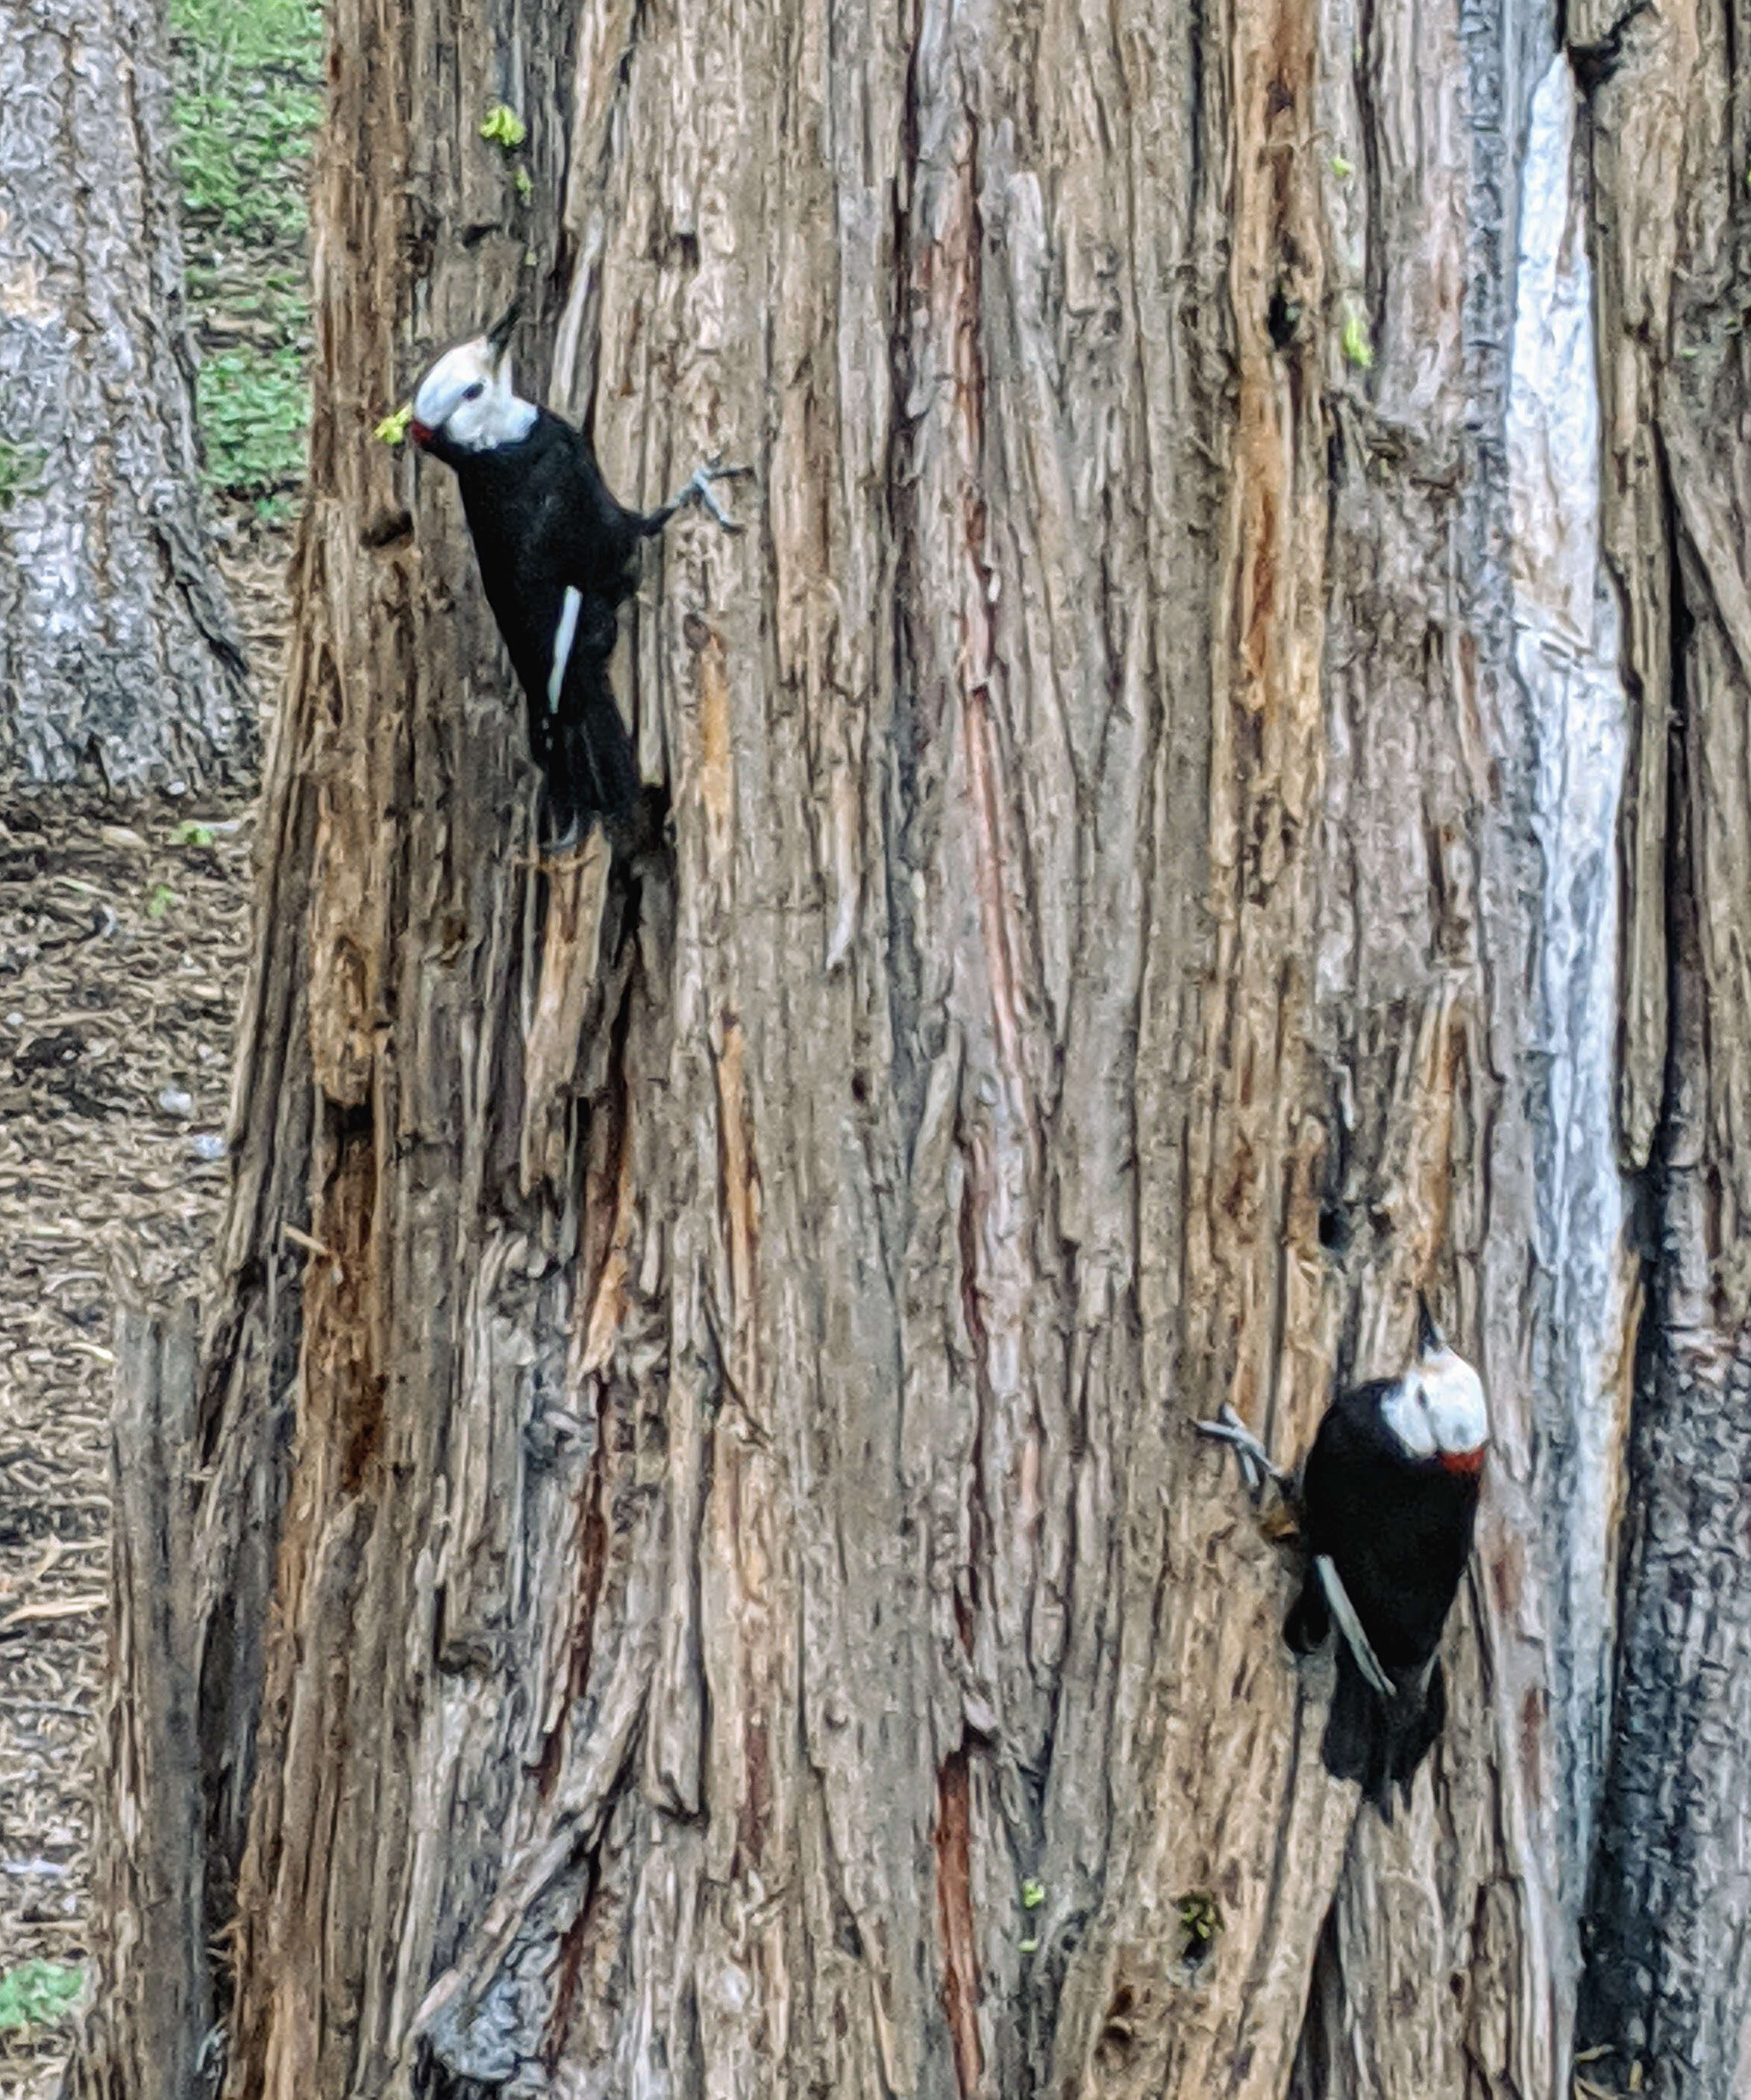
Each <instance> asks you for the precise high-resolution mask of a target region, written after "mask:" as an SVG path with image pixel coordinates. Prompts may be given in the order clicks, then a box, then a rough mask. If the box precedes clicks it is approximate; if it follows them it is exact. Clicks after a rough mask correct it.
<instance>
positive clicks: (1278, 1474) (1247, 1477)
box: [1193, 1401, 1289, 1496]
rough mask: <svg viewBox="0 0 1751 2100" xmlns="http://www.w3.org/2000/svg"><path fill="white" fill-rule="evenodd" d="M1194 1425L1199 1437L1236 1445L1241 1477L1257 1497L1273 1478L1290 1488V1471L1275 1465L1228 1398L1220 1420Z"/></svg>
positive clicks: (1235, 1451)
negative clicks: (1287, 1471) (1288, 1472)
mask: <svg viewBox="0 0 1751 2100" xmlns="http://www.w3.org/2000/svg"><path fill="white" fill-rule="evenodd" d="M1193 1427H1194V1428H1195V1429H1196V1430H1197V1433H1198V1434H1199V1436H1210V1437H1213V1438H1215V1440H1216V1442H1218V1443H1219V1444H1227V1445H1231V1446H1232V1447H1233V1452H1234V1455H1235V1457H1236V1458H1238V1459H1239V1461H1240V1469H1241V1478H1242V1480H1244V1481H1245V1482H1246V1488H1247V1492H1248V1493H1250V1494H1252V1495H1255V1496H1256V1495H1259V1494H1260V1493H1263V1492H1264V1484H1265V1482H1266V1481H1267V1480H1274V1481H1275V1482H1276V1483H1277V1486H1278V1487H1279V1488H1285V1489H1286V1488H1287V1487H1288V1485H1289V1476H1288V1474H1287V1473H1286V1472H1284V1471H1283V1470H1282V1469H1281V1467H1278V1466H1273V1465H1272V1462H1271V1454H1270V1453H1269V1452H1268V1451H1267V1450H1266V1449H1265V1448H1264V1445H1262V1444H1261V1443H1260V1442H1259V1440H1258V1438H1257V1437H1256V1436H1254V1435H1253V1433H1252V1432H1251V1431H1250V1429H1249V1428H1248V1427H1246V1423H1244V1422H1242V1420H1241V1418H1240V1417H1239V1416H1238V1415H1237V1414H1236V1413H1235V1412H1234V1410H1233V1407H1232V1406H1231V1405H1229V1403H1228V1401H1224V1402H1223V1403H1222V1411H1221V1414H1220V1417H1219V1418H1218V1419H1217V1420H1215V1422H1198V1423H1193Z"/></svg>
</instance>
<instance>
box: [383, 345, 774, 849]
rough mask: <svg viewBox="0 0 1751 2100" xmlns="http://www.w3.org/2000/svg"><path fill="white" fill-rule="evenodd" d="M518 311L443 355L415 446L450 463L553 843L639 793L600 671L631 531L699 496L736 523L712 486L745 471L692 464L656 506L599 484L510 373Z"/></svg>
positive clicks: (611, 814) (625, 584) (578, 447)
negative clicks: (522, 711)
mask: <svg viewBox="0 0 1751 2100" xmlns="http://www.w3.org/2000/svg"><path fill="white" fill-rule="evenodd" d="M517 315H518V308H517V307H512V308H511V310H510V311H509V313H508V314H506V315H505V317H504V319H503V320H501V321H498V322H497V323H496V324H494V325H493V326H492V328H490V329H488V330H487V333H485V334H484V335H482V336H477V337H474V340H473V341H472V342H465V343H461V344H458V345H457V346H456V348H455V349H454V350H451V351H446V352H445V354H444V355H443V356H442V357H441V358H439V360H438V362H437V363H436V364H434V366H433V367H432V368H431V370H430V372H428V373H426V377H424V378H423V379H422V380H421V382H420V384H419V389H418V390H417V393H416V394H415V395H414V397H413V413H412V421H411V423H410V426H409V428H410V430H411V431H412V437H413V440H414V443H416V444H417V445H418V446H419V447H420V448H421V450H422V451H424V452H430V454H431V456H432V457H433V458H434V459H437V460H442V461H443V463H444V465H446V466H448V467H452V468H453V469H454V470H455V472H456V484H457V487H459V488H460V490H461V496H462V509H463V512H464V514H465V516H466V518H467V519H468V531H469V536H470V539H471V540H473V541H474V555H475V558H476V560H477V561H478V562H479V564H480V580H481V582H482V584H483V586H484V587H485V589H486V593H487V603H488V604H489V605H490V606H491V607H492V615H493V618H494V619H495V620H496V621H497V622H498V625H499V632H500V633H501V634H502V635H503V636H504V637H505V647H506V648H507V649H508V650H509V652H510V659H511V663H512V664H513V666H514V668H515V670H516V673H517V677H518V682H520V684H521V685H522V686H523V692H524V695H525V696H526V697H527V701H528V708H529V743H530V748H531V752H532V754H533V756H534V757H535V760H536V764H537V765H539V766H540V769H541V772H542V774H543V775H544V777H545V780H546V783H547V802H548V824H549V845H550V847H551V848H552V849H555V850H562V849H565V848H566V847H567V846H570V845H573V844H575V843H576V840H578V839H579V838H580V836H581V835H582V833H583V832H584V829H585V828H586V827H587V826H588V824H589V821H590V819H591V818H593V817H597V816H600V817H601V818H602V819H603V820H604V821H605V822H606V823H607V824H608V825H609V826H610V827H613V828H615V829H616V830H618V829H620V828H621V827H624V825H625V824H626V823H627V820H628V819H629V818H631V816H632V814H633V812H634V810H636V808H637V805H638V801H639V781H638V766H637V758H636V757H635V755H634V752H633V744H632V739H631V738H630V737H629V735H627V731H626V726H625V723H624V721H622V719H621V717H620V708H619V707H618V706H617V705H616V704H615V698H614V693H613V689H612V687H611V685H610V684H609V680H608V660H609V658H610V657H611V655H613V653H614V643H615V633H616V631H617V625H618V619H619V611H620V603H621V601H622V600H623V599H624V598H627V597H628V596H629V594H630V593H631V591H632V589H633V572H632V571H633V555H634V554H635V553H636V551H637V546H638V543H639V541H640V540H643V539H647V538H649V537H650V536H651V535H652V534H654V533H656V532H660V531H661V530H662V528H663V527H664V525H666V524H667V523H668V521H669V519H670V518H673V516H674V514H675V513H676V511H677V510H679V509H680V508H681V505H682V504H683V503H686V502H687V501H690V500H696V501H699V503H701V504H703V505H704V507H705V508H706V509H707V510H709V511H710V513H711V514H712V517H714V518H716V519H717V522H718V523H719V524H721V526H723V527H725V528H726V530H727V531H730V532H734V531H735V530H736V529H737V528H736V527H735V526H734V524H733V523H731V521H730V519H729V518H727V517H726V516H725V514H724V513H723V511H722V510H721V508H720V507H719V505H718V503H717V498H716V497H715V496H713V495H712V483H713V482H714V481H717V480H721V479H727V478H729V477H730V476H731V475H734V474H741V473H744V472H746V471H747V470H746V469H744V468H741V467H715V466H708V467H701V468H700V469H699V471H698V472H697V473H696V474H694V475H693V477H692V479H690V481H689V482H688V483H686V487H684V488H682V489H681V492H679V494H677V496H676V497H675V499H674V501H673V502H670V503H665V504H664V505H663V507H662V509H661V510H651V511H637V510H626V509H624V507H623V506H622V505H620V504H619V503H617V502H616V501H615V499H614V497H613V496H611V495H610V493H609V492H608V487H607V484H606V483H605V482H604V481H603V479H602V470H601V468H600V467H599V466H598V465H597V463H596V454H595V450H594V448H593V446H592V445H591V443H590V441H589V438H588V437H587V436H586V435H584V432H583V431H581V430H575V429H574V428H573V427H572V426H571V424H570V423H568V422H567V421H565V420H564V419H563V418H562V417H558V416H556V415H554V414H553V413H552V412H551V411H550V410H549V409H546V408H537V407H536V404H534V403H533V402H532V401H524V400H522V399H519V398H518V395H517V393H516V390H515V389H514V386H513V385H512V383H511V364H510V354H509V353H510V339H511V332H512V330H513V329H514V327H515V326H516V323H517Z"/></svg>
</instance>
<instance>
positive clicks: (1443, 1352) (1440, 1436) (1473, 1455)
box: [1380, 1292, 1489, 1473]
mask: <svg viewBox="0 0 1751 2100" xmlns="http://www.w3.org/2000/svg"><path fill="white" fill-rule="evenodd" d="M1380 1413H1381V1416H1382V1418H1383V1420H1384V1421H1385V1423H1386V1425H1387V1428H1389V1429H1390V1430H1391V1431H1392V1434H1393V1435H1394V1436H1396V1437H1397V1439H1398V1440H1399V1441H1400V1444H1402V1445H1404V1447H1405V1449H1406V1450H1407V1451H1408V1452H1409V1454H1410V1455H1411V1456H1412V1457H1413V1458H1436V1459H1438V1460H1439V1461H1440V1463H1441V1464H1442V1465H1443V1466H1444V1467H1446V1468H1447V1470H1448V1471H1449V1472H1453V1473H1475V1472H1476V1471H1478V1470H1479V1468H1480V1467H1481V1466H1482V1465H1483V1462H1484V1446H1485V1445H1487V1444H1488V1443H1489V1409H1488V1408H1487V1407H1486V1406H1485V1405H1484V1382H1483V1380H1482V1379H1480V1377H1479V1376H1478V1374H1477V1373H1476V1372H1475V1370H1472V1368H1471V1365H1469V1364H1468V1363H1467V1361H1466V1360H1465V1358H1464V1357H1462V1356H1459V1355H1458V1354H1457V1353H1456V1352H1454V1351H1453V1350H1452V1349H1450V1348H1448V1346H1447V1344H1446V1343H1445V1342H1444V1341H1443V1340H1442V1339H1441V1330H1440V1328H1439V1327H1437V1326H1436V1324H1435V1321H1434V1320H1433V1318H1432V1317H1431V1315H1430V1312H1429V1308H1428V1306H1427V1304H1426V1303H1425V1302H1424V1300H1423V1298H1422V1295H1421V1293H1420V1292H1419V1293H1418V1298H1417V1354H1416V1357H1415V1360H1414V1361H1413V1363H1412V1365H1411V1366H1410V1369H1409V1370H1407V1371H1406V1372H1405V1375H1404V1376H1403V1377H1402V1378H1401V1379H1400V1380H1399V1382H1398V1384H1397V1386H1396V1388H1395V1389H1394V1391H1393V1392H1392V1395H1391V1396H1390V1397H1389V1398H1387V1400H1385V1401H1383V1402H1382V1403H1381V1408H1380Z"/></svg>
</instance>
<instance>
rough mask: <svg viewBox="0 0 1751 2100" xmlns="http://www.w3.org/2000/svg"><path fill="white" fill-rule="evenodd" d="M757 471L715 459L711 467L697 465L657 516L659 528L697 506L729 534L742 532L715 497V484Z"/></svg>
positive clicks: (734, 479)
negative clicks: (685, 508) (688, 507)
mask: <svg viewBox="0 0 1751 2100" xmlns="http://www.w3.org/2000/svg"><path fill="white" fill-rule="evenodd" d="M753 471H754V470H753V469H752V467H751V466H719V465H718V464H717V461H715V460H713V461H711V462H710V464H709V465H705V466H696V467H695V469H694V470H693V472H692V474H690V476H689V477H688V479H687V480H686V483H683V485H682V486H681V487H680V488H679V489H677V491H676V492H675V494H674V495H673V496H671V497H670V499H669V501H668V502H667V503H665V504H664V506H663V508H662V509H661V510H659V511H657V512H656V513H655V523H656V524H657V525H658V526H659V527H660V526H664V525H666V524H667V523H668V521H669V519H670V518H673V516H674V514H675V513H676V512H677V510H680V509H681V507H682V506H683V505H685V504H689V503H697V504H698V505H699V506H700V508H701V509H702V510H708V511H709V512H710V513H711V514H712V517H713V518H716V519H717V523H719V524H720V525H721V526H722V527H723V528H724V530H725V532H740V531H741V530H742V527H740V526H739V525H738V524H737V523H736V522H735V520H734V518H732V517H731V516H730V514H729V512H728V511H727V510H725V509H724V507H723V505H721V503H720V502H719V501H717V497H716V496H713V495H712V483H713V482H714V481H737V480H739V479H741V478H742V476H743V475H744V474H752V472H753Z"/></svg>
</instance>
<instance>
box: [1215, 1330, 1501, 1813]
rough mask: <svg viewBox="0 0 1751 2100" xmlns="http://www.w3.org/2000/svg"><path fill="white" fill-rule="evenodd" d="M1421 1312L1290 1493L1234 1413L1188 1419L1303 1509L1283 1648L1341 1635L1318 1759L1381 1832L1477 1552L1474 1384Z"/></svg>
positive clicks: (1479, 1463)
mask: <svg viewBox="0 0 1751 2100" xmlns="http://www.w3.org/2000/svg"><path fill="white" fill-rule="evenodd" d="M1417 1308H1418V1324H1417V1353H1416V1355H1415V1357H1414V1359H1413V1360H1412V1361H1411V1364H1410V1365H1409V1368H1408V1369H1407V1370H1405V1372H1404V1373H1403V1374H1402V1375H1401V1376H1400V1377H1398V1378H1396V1379H1375V1380H1374V1381H1373V1382H1372V1383H1369V1384H1367V1385H1361V1386H1357V1387H1355V1388H1354V1389H1353V1390H1352V1391H1351V1392H1343V1393H1340V1394H1339V1396H1338V1397H1337V1398H1336V1399H1335V1400H1334V1401H1333V1402H1332V1404H1331V1405H1330V1407H1329V1408H1328V1409H1327V1410H1326V1411H1325V1416H1324V1418H1323V1419H1322V1420H1321V1423H1320V1426H1319V1429H1318V1432H1317V1434H1316V1436H1315V1437H1314V1439H1313V1448H1312V1450H1311V1451H1309V1452H1308V1457H1307V1462H1306V1464H1305V1465H1304V1466H1303V1468H1302V1472H1301V1480H1300V1485H1299V1492H1297V1490H1296V1488H1295V1482H1294V1481H1293V1480H1292V1479H1291V1478H1290V1476H1288V1475H1286V1474H1284V1473H1281V1472H1280V1471H1278V1470H1277V1467H1274V1466H1272V1463H1271V1462H1270V1459H1269V1458H1268V1455H1267V1454H1266V1453H1265V1451H1264V1448H1263V1446H1262V1445H1259V1442H1258V1440H1256V1439H1255V1437H1254V1436H1251V1434H1250V1432H1248V1431H1247V1430H1246V1429H1245V1428H1243V1427H1242V1425H1241V1424H1240V1423H1239V1421H1238V1420H1237V1418H1236V1417H1235V1416H1234V1414H1233V1410H1232V1409H1229V1408H1224V1410H1223V1419H1222V1420H1221V1421H1220V1422H1203V1423H1199V1424H1198V1425H1197V1426H1198V1427H1199V1428H1200V1429H1201V1430H1202V1432H1204V1433H1205V1434H1206V1436H1216V1437H1220V1438H1221V1439H1222V1440H1224V1442H1226V1443H1228V1444H1232V1445H1233V1446H1234V1447H1235V1448H1236V1449H1237V1451H1238V1452H1239V1453H1240V1454H1241V1462H1242V1469H1243V1471H1245V1472H1246V1477H1247V1480H1248V1483H1249V1485H1258V1480H1257V1472H1256V1469H1258V1468H1259V1467H1262V1468H1263V1469H1264V1471H1265V1472H1266V1473H1268V1475H1269V1476H1270V1477H1271V1478H1272V1479H1273V1480H1276V1481H1277V1484H1278V1485H1279V1487H1281V1489H1283V1491H1284V1493H1285V1494H1286V1498H1289V1499H1290V1500H1291V1501H1292V1502H1295V1503H1296V1504H1297V1506H1298V1511H1299V1523H1300V1531H1301V1537H1302V1541H1303V1544H1304V1546H1305V1547H1306V1550H1307V1555H1308V1567H1307V1573H1306V1575H1305V1577H1304V1579H1303V1583H1302V1587H1301V1595H1300V1596H1299V1598H1298V1599H1296V1601H1295V1605H1294V1607H1293V1608H1292V1609H1291V1610H1290V1613H1289V1617H1288V1618H1287V1619H1286V1621H1285V1622H1284V1626H1283V1635H1284V1638H1285V1639H1286V1640H1287V1641H1288V1643H1289V1645H1290V1648H1293V1649H1295V1652H1297V1653H1298V1654H1302V1655H1305V1654H1307V1653H1308V1652H1311V1651H1312V1649H1313V1648H1317V1647H1318V1646H1319V1644H1320V1643H1321V1642H1322V1641H1323V1640H1324V1639H1325V1637H1326V1635H1328V1634H1329V1633H1330V1630H1331V1629H1332V1627H1333V1626H1336V1628H1337V1630H1338V1633H1339V1643H1338V1656H1337V1664H1338V1679H1337V1687H1336V1689H1335V1691H1334V1693H1333V1695H1332V1701H1331V1712H1330V1715H1329V1717H1328V1718H1327V1720H1326V1723H1325V1739H1324V1741H1323V1743H1322V1745H1321V1755H1322V1757H1323V1758H1324V1760H1325V1769H1326V1770H1327V1771H1329V1772H1330V1773H1331V1774H1332V1776H1334V1778H1337V1779H1353V1780H1356V1781H1358V1782H1359V1783H1360V1785H1361V1789H1362V1791H1363V1793H1365V1795H1366V1796H1367V1798H1368V1799H1369V1800H1370V1801H1371V1802H1373V1803H1374V1806H1375V1807H1376V1808H1378V1810H1379V1811H1380V1814H1381V1815H1382V1816H1383V1818H1384V1819H1385V1820H1386V1821H1387V1822H1388V1823H1390V1822H1391V1821H1392V1789H1393V1788H1394V1786H1395V1785H1396V1787H1397V1788H1398V1789H1399V1790H1400V1793H1402V1794H1403V1796H1404V1798H1405V1800H1406V1801H1407V1802H1408V1801H1409V1798H1410V1786H1411V1780H1412V1779H1413V1778H1414V1776H1415V1773H1416V1771H1417V1767H1418V1766H1419V1765H1420V1764H1421V1763H1422V1760H1423V1758H1425V1757H1426V1756H1427V1754H1428V1751H1429V1749H1430V1746H1431V1745H1432V1744H1433V1743H1434V1741H1435V1740H1436V1737H1437V1736H1439V1735H1440V1732H1441V1727H1442V1724H1443V1723H1444V1720H1445V1719H1446V1715H1447V1687H1446V1680H1445V1678H1444V1675H1443V1674H1442V1670H1441V1664H1440V1656H1439V1655H1438V1653H1437V1652H1436V1651H1437V1649H1438V1648H1439V1647H1440V1638H1441V1629H1442V1627H1443V1626H1444V1625H1445V1623H1446V1620H1447V1614H1448V1612H1449V1609H1450V1608H1451V1606H1452V1604H1453V1598H1454V1595H1455V1594H1456V1593H1457V1591H1458V1587H1459V1582H1460V1578H1461V1577H1462V1575H1463V1574H1464V1573H1465V1567H1466V1562H1467V1560H1468V1559H1469V1558H1470V1556H1471V1535H1472V1531H1473V1528H1474V1526H1475V1522H1476V1518H1477V1502H1478V1492H1479V1488H1480V1483H1481V1479H1482V1475H1483V1467H1484V1452H1485V1450H1486V1449H1487V1447H1488V1445H1489V1410H1488V1408H1487V1407H1486V1405H1485V1404H1484V1387H1483V1381H1482V1380H1481V1379H1480V1378H1479V1377H1478V1374H1477V1373H1476V1372H1475V1370H1473V1369H1472V1367H1471V1365H1470V1364H1468V1363H1467V1361H1465V1359H1464V1358H1463V1357H1461V1356H1459V1355H1458V1354H1457V1353H1456V1352H1454V1351H1453V1350H1452V1349H1450V1348H1449V1347H1448V1346H1447V1344H1446V1343H1445V1342H1444V1340H1443V1339H1442V1337H1441V1333H1440V1329H1439V1328H1438V1327H1437V1326H1436V1324H1435V1321H1434V1319H1433V1318H1432V1317H1431V1314H1430V1312H1429V1308H1428V1306H1427V1304H1426V1303H1425V1302H1424V1301H1423V1299H1422V1297H1421V1295H1419V1296H1418V1301H1417Z"/></svg>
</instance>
